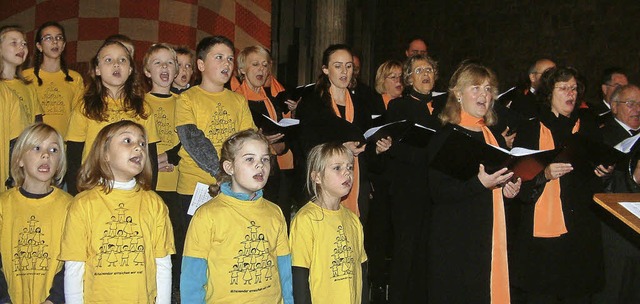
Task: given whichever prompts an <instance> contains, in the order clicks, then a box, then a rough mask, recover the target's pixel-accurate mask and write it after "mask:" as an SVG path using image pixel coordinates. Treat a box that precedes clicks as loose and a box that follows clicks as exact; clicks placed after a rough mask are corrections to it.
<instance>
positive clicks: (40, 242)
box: [0, 187, 73, 303]
mask: <svg viewBox="0 0 640 304" xmlns="http://www.w3.org/2000/svg"><path fill="white" fill-rule="evenodd" d="M72 199H73V197H72V196H71V195H69V194H67V193H66V192H64V191H62V190H60V189H58V188H55V187H54V188H53V192H51V193H50V194H49V195H47V196H45V197H43V198H41V199H32V198H27V197H25V196H24V195H22V193H20V190H19V188H18V187H14V188H11V189H10V190H9V191H7V192H4V193H2V195H0V231H1V232H0V236H1V237H2V239H1V240H0V253H2V265H3V272H4V277H5V278H6V279H7V284H8V287H9V296H10V297H11V301H12V302H13V303H42V302H44V301H45V300H46V299H47V297H48V296H49V290H50V289H51V286H52V285H53V277H54V276H55V275H56V273H58V272H59V271H60V270H61V269H62V262H60V261H58V259H57V258H58V254H60V239H61V238H62V230H63V228H64V220H63V219H64V218H65V217H66V216H67V210H68V209H69V204H70V203H71V200H72Z"/></svg>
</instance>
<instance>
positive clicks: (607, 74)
mask: <svg viewBox="0 0 640 304" xmlns="http://www.w3.org/2000/svg"><path fill="white" fill-rule="evenodd" d="M613 74H621V75H624V76H625V77H627V71H626V70H625V69H623V68H621V67H609V68H606V69H604V71H602V78H601V79H600V84H609V81H611V77H613Z"/></svg>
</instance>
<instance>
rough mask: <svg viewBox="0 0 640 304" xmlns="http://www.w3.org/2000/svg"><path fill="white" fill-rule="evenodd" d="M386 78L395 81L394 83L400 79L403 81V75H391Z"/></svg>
mask: <svg viewBox="0 0 640 304" xmlns="http://www.w3.org/2000/svg"><path fill="white" fill-rule="evenodd" d="M385 78H386V79H390V80H393V81H399V80H400V79H402V75H400V74H390V75H389V76H387V77H385Z"/></svg>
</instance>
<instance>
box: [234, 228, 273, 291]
mask: <svg viewBox="0 0 640 304" xmlns="http://www.w3.org/2000/svg"><path fill="white" fill-rule="evenodd" d="M246 229H247V234H246V235H245V238H244V241H242V242H241V244H239V246H238V247H239V248H240V249H239V250H238V255H237V256H236V257H235V259H236V263H235V264H233V265H232V266H231V269H230V270H229V273H230V274H231V280H230V282H231V283H230V284H231V285H243V286H246V285H249V286H250V285H252V284H258V283H262V281H263V280H264V281H265V282H267V281H270V280H272V279H273V271H274V270H273V263H274V261H273V260H272V259H271V254H270V253H269V248H270V247H271V246H270V244H269V240H268V239H267V238H266V237H265V235H264V234H262V233H260V226H258V225H257V224H256V222H255V221H251V225H250V226H248V227H247V228H246ZM238 277H241V278H242V283H240V282H239V281H238ZM256 291H257V290H256ZM231 292H251V290H247V289H246V288H245V289H239V290H234V289H233V288H232V289H231Z"/></svg>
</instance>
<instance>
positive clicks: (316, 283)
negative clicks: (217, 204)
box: [289, 143, 367, 304]
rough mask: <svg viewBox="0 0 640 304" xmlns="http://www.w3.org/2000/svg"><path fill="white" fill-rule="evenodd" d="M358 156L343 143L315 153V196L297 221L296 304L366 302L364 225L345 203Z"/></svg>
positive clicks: (311, 186)
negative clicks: (364, 289)
mask: <svg viewBox="0 0 640 304" xmlns="http://www.w3.org/2000/svg"><path fill="white" fill-rule="evenodd" d="M353 163H354V157H353V154H352V153H351V151H350V150H349V149H348V148H346V147H345V146H344V145H342V144H340V143H325V144H321V145H318V146H316V147H314V148H313V149H311V152H310V153H309V156H308V159H307V164H308V166H307V190H308V191H309V195H310V196H311V197H312V199H311V201H310V202H308V203H307V204H306V205H304V206H303V207H302V208H301V209H300V210H299V211H298V213H297V214H296V216H295V217H294V218H293V221H292V222H291V235H290V238H289V239H290V247H291V258H292V266H293V294H294V298H295V302H296V303H314V304H317V303H350V304H355V303H361V302H363V303H364V301H362V297H363V296H364V295H366V294H367V292H363V288H364V287H366V286H367V284H366V264H365V262H366V261H367V255H366V253H365V251H364V234H363V229H362V224H361V223H360V220H359V219H358V216H356V215H355V214H354V213H353V212H352V211H350V210H349V209H347V208H346V207H344V206H343V205H342V204H341V203H340V201H341V200H342V198H343V197H345V196H347V195H348V194H349V191H351V186H352V185H353Z"/></svg>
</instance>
